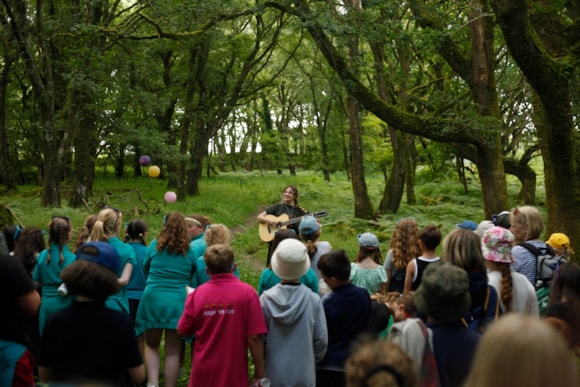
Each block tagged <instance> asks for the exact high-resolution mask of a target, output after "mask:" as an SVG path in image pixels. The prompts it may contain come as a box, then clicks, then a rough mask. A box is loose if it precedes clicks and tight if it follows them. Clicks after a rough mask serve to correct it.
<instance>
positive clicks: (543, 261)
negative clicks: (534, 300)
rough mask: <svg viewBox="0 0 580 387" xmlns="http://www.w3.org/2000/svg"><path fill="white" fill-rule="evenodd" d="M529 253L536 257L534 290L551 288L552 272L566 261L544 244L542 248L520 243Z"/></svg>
mask: <svg viewBox="0 0 580 387" xmlns="http://www.w3.org/2000/svg"><path fill="white" fill-rule="evenodd" d="M519 245H520V246H522V247H524V248H525V249H526V250H528V251H529V252H530V253H532V254H533V255H534V257H536V281H535V283H534V287H535V288H536V290H538V289H540V288H546V287H551V286H552V279H553V278H554V270H556V268H557V267H558V266H560V265H561V264H562V263H565V262H566V259H564V258H562V257H560V256H559V255H557V254H556V253H555V252H554V250H553V249H552V246H550V245H548V244H544V247H539V248H538V247H536V246H534V245H532V244H531V243H526V242H524V243H520V244H519Z"/></svg>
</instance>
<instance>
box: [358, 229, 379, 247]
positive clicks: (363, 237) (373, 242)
mask: <svg viewBox="0 0 580 387" xmlns="http://www.w3.org/2000/svg"><path fill="white" fill-rule="evenodd" d="M358 244H359V246H360V247H364V248H367V249H368V248H371V249H376V248H377V247H379V239H378V238H377V236H376V235H375V234H371V233H370V232H365V233H363V234H359V235H358Z"/></svg>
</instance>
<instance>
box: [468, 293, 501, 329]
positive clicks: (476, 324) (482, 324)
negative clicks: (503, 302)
mask: <svg viewBox="0 0 580 387" xmlns="http://www.w3.org/2000/svg"><path fill="white" fill-rule="evenodd" d="M499 305H500V302H499V300H498V297H497V291H496V290H495V288H494V287H493V286H491V285H487V294H486V296H485V301H484V303H483V305H479V306H477V307H475V308H474V309H473V310H471V311H470V312H467V313H466V314H465V315H464V316H463V317H461V322H462V323H463V325H465V327H466V328H469V329H471V330H472V331H474V332H478V333H483V332H484V331H485V329H486V328H487V326H488V325H489V324H491V323H492V322H494V321H497V319H498V318H499V316H500V315H501V314H502V312H501V308H500V307H499Z"/></svg>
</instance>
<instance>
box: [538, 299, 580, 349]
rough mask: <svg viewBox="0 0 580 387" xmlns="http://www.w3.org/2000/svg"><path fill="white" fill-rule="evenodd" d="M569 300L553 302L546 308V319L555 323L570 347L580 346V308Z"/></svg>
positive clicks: (552, 323)
mask: <svg viewBox="0 0 580 387" xmlns="http://www.w3.org/2000/svg"><path fill="white" fill-rule="evenodd" d="M574 305H575V304H574V303H572V302H569V301H566V302H558V303H556V304H552V305H550V306H549V307H548V309H546V313H545V314H544V321H546V322H548V323H550V324H551V325H553V326H554V327H555V328H556V329H557V330H558V332H560V334H561V335H562V337H563V338H564V341H565V342H566V344H567V345H568V348H569V349H577V348H580V310H578V309H579V308H578V305H576V306H574Z"/></svg>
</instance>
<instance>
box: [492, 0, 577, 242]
mask: <svg viewBox="0 0 580 387" xmlns="http://www.w3.org/2000/svg"><path fill="white" fill-rule="evenodd" d="M535 3H536V2H533V1H532V2H530V1H525V0H492V1H491V5H492V7H493V12H494V13H495V16H496V19H497V23H498V24H499V26H500V28H501V30H502V32H503V35H504V38H505V41H506V43H507V46H508V48H509V51H510V53H511V55H512V56H513V57H514V59H515V61H516V62H517V64H518V66H519V68H520V70H521V71H522V72H523V73H524V75H525V76H526V79H527V81H528V83H529V84H530V85H531V86H532V87H533V88H534V90H535V91H536V93H537V95H538V98H539V100H540V104H539V105H538V108H537V110H536V112H535V113H536V118H537V119H538V120H540V125H537V126H536V130H537V135H538V138H539V140H540V149H541V152H542V158H543V160H544V179H545V186H546V208H547V214H548V221H547V229H546V235H548V234H550V233H552V232H564V233H566V234H568V235H569V236H570V240H572V241H580V224H579V223H578V219H579V218H580V168H578V157H579V154H578V151H577V149H578V146H579V145H580V141H579V139H578V136H577V135H575V132H574V123H573V118H572V117H573V113H572V95H571V89H570V80H571V79H574V78H575V77H577V76H578V71H579V70H578V67H579V62H580V57H579V56H578V51H577V50H578V49H577V44H578V42H577V40H574V39H569V40H568V41H566V40H565V39H564V37H565V36H569V37H573V36H574V34H573V31H574V30H575V31H578V26H579V23H580V20H579V19H578V17H577V16H576V17H575V18H574V17H572V16H573V15H579V14H580V4H579V3H578V2H566V4H565V5H564V6H563V8H562V9H559V10H556V9H551V10H550V11H551V12H549V13H546V14H545V15H537V12H535V14H536V15H535V19H534V24H532V21H531V20H530V13H531V12H532V7H533V6H534V4H535ZM566 7H567V8H566ZM558 17H561V18H562V19H557V18H558ZM566 17H570V18H571V19H572V20H573V24H572V25H570V26H569V27H566V23H565V18H566ZM554 20H556V22H554ZM558 20H559V21H560V23H558ZM551 27H554V28H551ZM562 28H564V29H566V28H568V29H569V31H568V32H569V33H571V35H567V34H562V33H561V30H562ZM574 45H576V51H574V49H573V46H574Z"/></svg>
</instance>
